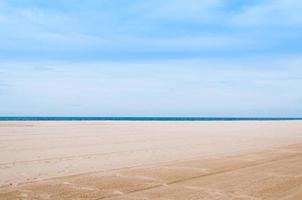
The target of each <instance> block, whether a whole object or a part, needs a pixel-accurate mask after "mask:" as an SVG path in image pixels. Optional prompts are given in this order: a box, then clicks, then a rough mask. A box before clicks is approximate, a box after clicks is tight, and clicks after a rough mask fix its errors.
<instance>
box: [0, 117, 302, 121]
mask: <svg viewBox="0 0 302 200" xmlns="http://www.w3.org/2000/svg"><path fill="white" fill-rule="evenodd" d="M271 120H276V121H277V120H302V118H285V117H0V121H271Z"/></svg>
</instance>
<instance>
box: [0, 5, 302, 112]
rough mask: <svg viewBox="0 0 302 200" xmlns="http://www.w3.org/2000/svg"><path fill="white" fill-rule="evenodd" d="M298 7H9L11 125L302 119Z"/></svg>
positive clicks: (6, 41) (0, 94)
mask: <svg viewBox="0 0 302 200" xmlns="http://www.w3.org/2000/svg"><path fill="white" fill-rule="evenodd" d="M301 10H302V2H301V1H298V0H270V1H269V0H262V1H260V0H251V1H239V0H204V1H197V0H187V1H183V0H166V1H159V0H153V1H142V0H124V1H116V0H89V1H79V0H61V1H60V0H56V1H55V0H27V1H18V0H2V1H0V104H1V105H2V106H1V107H0V115H2V116H292V117H297V116H302V104H301V102H302V92H300V91H302V55H301V51H302V12H301Z"/></svg>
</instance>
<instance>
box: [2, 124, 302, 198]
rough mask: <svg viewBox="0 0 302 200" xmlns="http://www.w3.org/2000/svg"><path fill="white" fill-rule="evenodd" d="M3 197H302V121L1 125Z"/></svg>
mask: <svg viewBox="0 0 302 200" xmlns="http://www.w3.org/2000/svg"><path fill="white" fill-rule="evenodd" d="M0 186H1V187H0V199H1V200H5V199H7V200H11V199H22V200H29V199H56V200H57V199H68V200H69V199H70V200H71V199H95V200H96V199H108V200H109V199H129V200H134V199H135V200H146V199H161V200H173V199H177V200H185V199H190V200H195V199H196V200H198V199H221V200H222V199H223V200H225V199H236V200H238V199H250V200H252V199H253V200H261V199H297V200H299V199H302V121H232V122H226V121H225V122H223V121H220V122H214V121H213V122H147V121H145V122H126V121H125V122H113V121H77V122H0Z"/></svg>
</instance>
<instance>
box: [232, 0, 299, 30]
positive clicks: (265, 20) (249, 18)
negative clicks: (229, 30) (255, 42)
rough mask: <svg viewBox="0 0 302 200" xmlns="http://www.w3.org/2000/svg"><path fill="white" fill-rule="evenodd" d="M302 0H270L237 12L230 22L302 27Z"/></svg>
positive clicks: (245, 24) (244, 24)
mask: <svg viewBox="0 0 302 200" xmlns="http://www.w3.org/2000/svg"><path fill="white" fill-rule="evenodd" d="M301 10H302V1H300V0H269V1H264V2H262V3H258V4H255V5H253V6H249V7H246V8H245V9H244V10H242V11H240V12H239V13H237V14H235V15H234V16H233V17H231V19H230V23H231V24H233V25H238V26H245V27H248V26H266V27H283V26H285V27H301V26H302V12H301Z"/></svg>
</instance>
